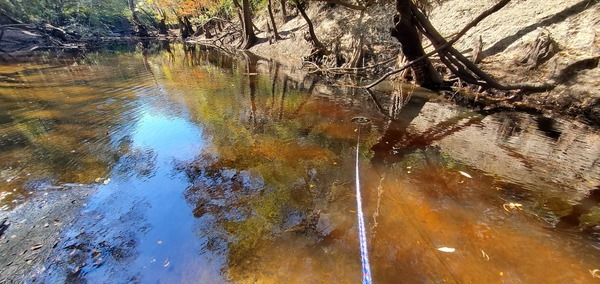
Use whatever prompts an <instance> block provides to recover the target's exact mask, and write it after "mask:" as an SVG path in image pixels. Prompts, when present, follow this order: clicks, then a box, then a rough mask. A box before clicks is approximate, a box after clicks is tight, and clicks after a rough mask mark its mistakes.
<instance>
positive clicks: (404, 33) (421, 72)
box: [390, 0, 442, 88]
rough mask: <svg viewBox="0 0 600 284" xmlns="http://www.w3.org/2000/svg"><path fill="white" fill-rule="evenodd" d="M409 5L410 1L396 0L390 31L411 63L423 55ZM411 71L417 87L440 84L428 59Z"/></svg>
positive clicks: (434, 86) (420, 62)
mask: <svg viewBox="0 0 600 284" xmlns="http://www.w3.org/2000/svg"><path fill="white" fill-rule="evenodd" d="M411 5H412V2H411V1H410V0H396V15H395V16H394V27H393V28H391V30H390V32H391V34H392V36H393V37H395V38H396V39H397V40H398V41H399V42H400V46H401V49H402V53H403V54H404V56H405V57H406V59H407V60H408V61H413V60H415V59H417V58H419V57H421V56H423V55H425V51H424V50H423V46H422V45H421V38H420V37H419V33H418V32H417V28H416V25H417V23H416V22H415V21H414V19H413V16H412V13H411ZM412 69H413V71H414V75H415V76H414V77H415V78H414V80H415V83H416V84H417V85H420V86H423V87H426V88H437V87H439V85H440V84H441V83H442V80H441V78H440V76H439V74H438V73H437V72H436V71H435V69H434V68H433V65H431V62H430V61H429V60H428V59H425V60H421V61H419V62H417V63H415V64H414V65H413V66H412Z"/></svg>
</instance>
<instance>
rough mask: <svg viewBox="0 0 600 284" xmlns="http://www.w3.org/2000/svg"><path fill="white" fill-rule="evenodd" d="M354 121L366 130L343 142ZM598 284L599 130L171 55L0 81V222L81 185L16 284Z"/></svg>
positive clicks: (239, 61)
mask: <svg viewBox="0 0 600 284" xmlns="http://www.w3.org/2000/svg"><path fill="white" fill-rule="evenodd" d="M357 116H361V117H366V118H368V119H370V123H368V124H363V125H357V124H355V123H353V122H352V118H354V117H357ZM359 127H360V145H361V146H360V148H359V151H358V153H359V155H358V162H359V167H358V168H359V175H360V180H361V190H362V200H363V211H364V214H365V225H366V234H367V243H368V248H369V256H370V263H371V271H372V277H373V281H374V282H375V283H398V282H406V283H423V282H451V283H466V282H479V283H482V282H483V283H488V282H492V283H493V282H502V283H517V282H528V283H536V282H547V283H565V282H568V283H587V282H590V281H593V280H594V278H595V277H600V271H594V270H595V269H600V242H599V241H600V131H598V130H597V129H594V128H592V127H590V126H587V125H585V124H582V123H580V122H575V121H570V120H564V119H553V118H547V117H542V116H536V115H530V114H524V113H515V112H496V113H487V114H483V113H478V112H474V111H470V110H468V109H464V108H461V107H458V106H455V105H453V104H450V103H446V102H444V101H443V100H442V99H440V98H438V97H437V95H435V94H433V93H427V92H424V91H421V90H414V89H412V88H411V87H409V86H390V87H389V88H386V89H383V90H380V91H378V92H375V93H366V92H364V91H362V90H358V89H352V88H344V87H335V86H332V85H331V84H327V83H326V80H324V79H323V78H318V77H314V76H308V75H307V74H305V73H304V72H302V71H301V70H297V69H295V68H294V67H293V66H291V65H285V64H284V65H282V64H279V63H277V62H274V61H272V60H268V59H264V58H259V57H256V56H252V55H249V54H238V55H235V56H232V55H228V54H224V53H219V52H217V51H214V50H210V49H207V48H204V47H200V46H192V45H185V46H183V45H181V44H168V43H161V44H149V45H141V44H139V45H137V46H136V45H127V46H125V47H120V48H115V49H112V50H110V51H103V52H90V53H87V54H83V55H79V56H72V57H68V56H67V57H61V59H56V58H54V57H51V56H40V57H38V58H35V59H28V60H27V61H21V62H14V63H4V64H3V65H0V178H1V179H0V206H1V207H2V210H5V211H8V210H12V209H13V208H14V207H15V206H18V205H19V204H22V203H24V202H27V200H28V199H29V197H31V196H33V195H39V194H43V193H44V192H45V191H47V190H52V189H56V188H59V187H60V186H61V185H64V184H73V183H82V184H88V183H96V184H97V185H98V189H97V190H96V191H95V192H93V193H92V194H91V195H90V197H89V200H85V206H84V207H83V208H82V209H81V213H80V216H79V217H78V218H77V220H76V222H75V223H74V224H72V226H70V227H68V228H67V229H66V230H65V232H64V233H63V236H62V237H61V241H60V242H59V244H58V245H57V246H56V248H55V249H54V251H53V252H52V257H51V258H50V259H49V260H48V262H47V264H46V267H47V269H46V270H45V271H43V272H42V273H40V274H39V275H37V276H35V277H36V278H35V281H34V282H46V283H51V282H52V283H54V282H65V281H66V282H79V281H89V282H91V283H106V282H111V283H125V282H142V283H147V282H153V283H219V282H242V283H245V282H252V283H254V282H259V283H281V282H284V283H285V282H289V283H359V282H360V281H361V279H362V278H361V277H362V273H361V260H360V248H359V241H358V231H357V217H356V196H355V185H354V180H355V161H356V160H355V159H356V158H357V157H356V145H357V139H358V138H359V137H358V132H359V131H358V130H359V129H358V128H359Z"/></svg>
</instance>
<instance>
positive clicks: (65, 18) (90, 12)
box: [0, 0, 127, 32]
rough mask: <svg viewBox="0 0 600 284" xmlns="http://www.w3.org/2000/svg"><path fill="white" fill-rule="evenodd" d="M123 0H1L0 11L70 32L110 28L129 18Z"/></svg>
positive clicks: (25, 20)
mask: <svg viewBox="0 0 600 284" xmlns="http://www.w3.org/2000/svg"><path fill="white" fill-rule="evenodd" d="M125 11H127V1H123V0H30V1H26V0H14V1H8V0H0V13H2V14H5V16H8V17H10V18H12V19H14V20H17V21H21V22H23V23H48V24H52V25H55V26H65V27H67V28H68V30H69V31H71V32H83V31H87V30H89V29H94V30H105V31H108V30H109V29H110V28H112V27H114V26H118V25H120V24H121V23H122V22H124V21H126V19H127V18H126V14H125Z"/></svg>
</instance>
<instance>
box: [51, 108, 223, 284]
mask: <svg viewBox="0 0 600 284" xmlns="http://www.w3.org/2000/svg"><path fill="white" fill-rule="evenodd" d="M146 100H148V99H146ZM148 105H151V104H148V103H147V104H142V106H141V107H140V108H141V110H140V111H139V113H138V116H139V119H137V120H136V121H134V125H133V127H131V129H132V131H131V135H130V137H126V138H124V139H122V140H127V141H126V142H125V143H128V144H130V145H128V146H127V147H128V148H129V151H128V153H127V154H125V155H123V156H122V157H121V158H120V160H119V162H118V163H117V165H116V166H115V168H116V169H115V170H114V171H113V172H111V174H110V175H109V178H110V180H107V184H106V185H103V186H101V187H100V189H99V190H98V192H97V193H96V194H95V195H93V196H92V197H91V198H90V201H89V204H88V205H87V206H86V207H85V208H84V210H83V215H82V218H80V219H79V222H78V223H77V224H76V225H75V226H74V228H73V230H71V231H69V232H67V235H68V236H70V237H71V239H70V241H73V242H77V243H78V245H79V246H81V245H83V246H90V247H87V248H85V247H84V248H83V249H82V250H81V251H76V252H75V255H76V254H78V253H82V252H88V255H92V257H91V258H90V260H89V261H90V263H93V264H91V265H88V266H86V267H81V268H79V269H82V273H81V275H82V277H83V278H84V279H86V280H88V281H91V282H96V283H99V282H104V283H107V282H113V283H114V282H129V281H142V282H148V281H150V282H160V283H173V282H181V281H182V280H184V279H202V280H203V281H207V282H220V279H221V277H220V272H219V268H220V267H221V265H222V263H221V262H222V260H220V258H219V257H215V258H211V257H210V255H204V256H201V255H200V252H201V250H202V246H203V245H202V243H203V241H202V239H199V238H198V236H197V235H196V234H195V233H194V232H195V226H197V225H199V224H197V223H196V222H195V218H194V216H193V215H192V213H191V206H190V204H189V203H188V202H187V201H186V200H185V198H184V190H185V189H186V188H187V187H188V183H187V181H186V179H185V177H184V176H183V175H182V174H180V173H177V172H176V171H175V168H174V167H175V165H176V164H177V163H178V162H183V161H186V160H188V161H189V160H190V158H191V154H193V153H197V152H198V151H200V150H201V148H202V147H203V143H204V140H203V137H202V131H201V129H200V127H199V126H198V125H195V124H192V123H190V122H189V121H187V120H186V118H185V117H177V116H173V114H169V113H166V112H168V108H163V109H155V108H153V107H151V106H148ZM177 113H179V114H180V113H181V111H178V112H176V113H175V115H176V114H177ZM67 242H69V240H68V241H67ZM67 246H68V244H67ZM75 250H77V249H75ZM67 252H68V253H71V252H73V250H68V251H67ZM95 252H96V253H95ZM63 257H67V258H69V257H71V258H72V257H73V256H64V255H63ZM84 257H85V256H84ZM77 263H78V264H79V265H80V264H81V262H77ZM76 265H77V264H76ZM67 266H68V265H67ZM69 268H70V269H78V268H77V267H76V266H73V267H69ZM61 270H62V269H60V268H59V269H58V271H61ZM55 272H56V271H55ZM63 272H64V271H63ZM55 276H56V277H57V278H58V279H60V278H62V276H60V275H55Z"/></svg>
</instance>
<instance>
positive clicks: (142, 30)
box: [128, 0, 149, 37]
mask: <svg viewBox="0 0 600 284" xmlns="http://www.w3.org/2000/svg"><path fill="white" fill-rule="evenodd" d="M128 4H129V10H130V11H131V19H132V22H133V25H134V27H135V30H134V32H135V35H136V36H141V37H147V36H149V35H148V30H146V27H144V25H142V23H141V22H140V19H139V18H138V16H137V12H136V11H135V2H134V0H128Z"/></svg>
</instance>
